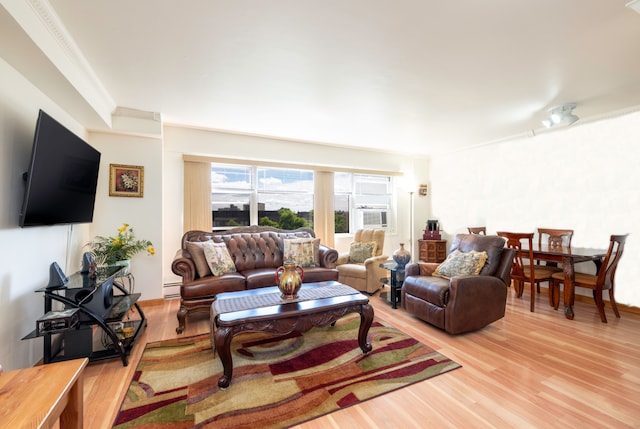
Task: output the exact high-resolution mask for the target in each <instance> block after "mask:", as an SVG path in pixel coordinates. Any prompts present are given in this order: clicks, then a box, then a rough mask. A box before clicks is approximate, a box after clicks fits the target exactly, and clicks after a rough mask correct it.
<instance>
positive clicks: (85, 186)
mask: <svg viewBox="0 0 640 429" xmlns="http://www.w3.org/2000/svg"><path fill="white" fill-rule="evenodd" d="M99 167H100V152H98V151H97V150H95V149H94V148H93V147H91V146H90V145H89V144H87V143H86V142H85V141H84V140H82V139H81V138H80V137H78V136H76V135H75V134H74V133H72V132H71V131H70V130H68V129H67V128H66V127H64V126H63V125H61V124H60V123H59V122H58V121H56V120H55V119H53V118H52V117H51V116H49V115H48V114H46V113H45V112H43V111H42V110H40V113H39V114H38V120H37V122H36V131H35V136H34V138H33V148H32V150H31V161H30V163H29V169H28V171H27V172H26V173H25V181H26V187H25V192H24V201H23V204H22V210H21V212H20V226H22V227H25V226H39V225H56V224H71V223H87V222H91V221H92V220H93V207H94V203H95V197H96V186H97V184H98V169H99Z"/></svg>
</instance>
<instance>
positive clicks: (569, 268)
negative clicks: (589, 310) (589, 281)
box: [562, 258, 575, 320]
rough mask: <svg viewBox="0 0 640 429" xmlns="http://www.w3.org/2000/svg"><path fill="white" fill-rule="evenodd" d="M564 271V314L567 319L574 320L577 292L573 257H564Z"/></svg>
mask: <svg viewBox="0 0 640 429" xmlns="http://www.w3.org/2000/svg"><path fill="white" fill-rule="evenodd" d="M562 271H564V315H565V317H566V318H567V319H569V320H573V316H574V314H573V299H574V294H575V284H574V283H573V282H574V279H575V274H574V271H573V260H572V259H571V258H563V259H562Z"/></svg>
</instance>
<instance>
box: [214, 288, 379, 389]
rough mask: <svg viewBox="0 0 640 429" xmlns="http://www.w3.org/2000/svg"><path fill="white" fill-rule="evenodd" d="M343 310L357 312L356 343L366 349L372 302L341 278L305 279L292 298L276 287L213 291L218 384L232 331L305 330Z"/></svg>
mask: <svg viewBox="0 0 640 429" xmlns="http://www.w3.org/2000/svg"><path fill="white" fill-rule="evenodd" d="M349 313H359V314H360V329H359V331H358V344H359V346H360V348H361V349H362V352H363V353H365V354H366V353H369V352H370V351H371V344H370V343H368V342H367V334H368V333H369V328H370V327H371V323H372V322H373V307H371V305H370V304H369V298H367V297H366V296H365V295H363V294H361V293H360V292H358V291H357V290H355V289H353V288H351V287H349V286H346V285H343V284H342V283H338V282H335V281H329V282H319V283H305V284H303V285H302V288H301V289H300V292H298V299H297V300H295V301H288V300H283V299H282V298H280V291H279V290H278V288H277V287H269V288H260V289H253V290H246V291H240V292H225V293H220V294H218V295H217V297H216V300H215V301H214V302H213V304H211V345H212V346H213V348H214V350H215V351H217V352H218V353H219V354H220V360H221V361H222V368H223V375H222V377H220V379H219V380H218V386H219V387H221V388H226V387H228V386H229V383H230V382H231V376H232V374H233V361H232V358H231V340H232V339H233V337H234V336H235V335H237V334H240V333H242V332H265V333H269V334H279V335H284V334H288V333H291V332H294V331H295V332H306V331H308V330H310V329H311V328H313V327H316V326H327V325H331V324H333V323H335V322H336V320H338V319H340V318H341V317H343V316H344V315H346V314H349Z"/></svg>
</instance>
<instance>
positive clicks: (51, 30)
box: [0, 0, 116, 127]
mask: <svg viewBox="0 0 640 429" xmlns="http://www.w3.org/2000/svg"><path fill="white" fill-rule="evenodd" d="M0 2H1V4H2V6H3V7H4V8H5V9H6V10H7V11H8V12H9V13H10V14H11V16H12V17H13V19H15V21H16V22H17V23H18V25H20V27H22V29H23V31H24V32H25V33H26V34H27V35H28V36H29V38H31V40H32V41H33V42H34V43H35V45H36V46H37V47H38V49H39V50H40V51H41V52H42V54H43V55H44V56H46V57H47V59H48V60H49V61H50V62H51V63H52V64H53V65H54V66H55V68H56V69H57V70H58V71H59V73H60V74H61V75H62V76H63V77H64V78H65V79H66V80H67V81H68V82H69V83H70V84H71V85H72V86H73V88H74V89H75V90H76V91H77V92H78V94H79V95H80V96H81V97H82V98H83V99H84V100H85V102H86V103H87V104H88V105H89V106H90V107H91V109H93V110H94V111H95V112H96V114H97V115H98V116H99V117H100V118H101V120H102V121H103V122H104V123H105V124H106V125H107V126H109V127H110V126H111V113H112V112H113V111H114V110H115V108H116V103H115V101H114V100H113V98H112V97H111V96H110V95H109V93H108V92H107V90H106V89H105V88H104V86H103V85H102V82H101V81H100V79H98V77H97V75H96V74H95V72H94V70H93V69H92V68H91V66H90V65H89V62H88V61H87V59H86V58H85V57H84V55H83V53H82V51H81V50H80V48H78V45H77V44H76V43H75V41H74V40H73V37H71V35H70V34H69V32H68V31H67V29H66V27H65V26H64V24H63V23H62V21H61V20H60V18H59V17H58V15H57V14H56V12H55V10H54V9H53V7H52V6H51V4H50V3H49V1H48V0H0Z"/></svg>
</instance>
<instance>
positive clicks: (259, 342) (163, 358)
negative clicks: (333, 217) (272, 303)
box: [113, 314, 460, 429]
mask: <svg viewBox="0 0 640 429" xmlns="http://www.w3.org/2000/svg"><path fill="white" fill-rule="evenodd" d="M359 325H360V317H359V315H357V314H353V315H348V316H346V317H344V318H342V319H340V320H339V321H338V322H337V323H336V325H335V326H333V327H330V326H328V327H325V328H314V329H312V330H310V331H309V332H306V333H305V334H302V335H299V334H291V335H288V336H285V337H282V336H281V337H273V336H267V335H264V334H241V335H238V336H236V337H235V338H234V340H233V342H232V358H233V364H234V367H233V377H232V379H231V384H230V385H229V387H228V388H227V389H225V390H222V389H219V388H218V378H219V377H220V375H221V373H222V364H221V363H220V359H219V357H218V356H217V355H216V356H214V353H213V351H212V349H211V343H210V339H209V335H200V336H195V337H187V338H177V339H173V340H167V341H161V342H156V343H149V344H147V346H146V348H145V351H144V353H143V355H142V358H141V360H140V363H139V365H138V367H137V369H136V372H135V374H134V377H133V380H132V381H131V385H130V387H129V390H128V392H127V395H126V397H125V399H124V401H123V403H122V406H121V408H120V412H119V413H118V416H117V418H116V421H115V423H114V426H113V427H114V428H118V429H124V428H136V429H143V428H144V429H153V428H169V427H170V428H171V429H183V428H216V429H221V428H234V429H237V428H283V427H288V426H292V425H295V424H299V423H301V422H303V421H306V420H310V419H313V418H315V417H318V416H321V415H323V414H327V413H330V412H332V411H336V410H339V409H341V408H345V407H348V406H350V405H354V404H357V403H358V402H361V401H364V400H366V399H370V398H373V397H375V396H379V395H382V394H384V393H389V392H391V391H393V390H396V389H399V388H401V387H405V386H408V385H410V384H412V383H416V382H418V381H422V380H426V379H428V378H430V377H433V376H435V375H438V374H442V373H445V372H447V371H450V370H452V369H455V368H459V367H460V365H459V364H457V363H456V362H453V361H452V360H451V359H449V358H447V357H446V356H443V355H442V354H440V353H438V352H436V351H434V350H432V349H431V348H429V347H427V346H425V345H424V344H422V343H420V342H419V341H417V340H415V339H413V338H411V337H410V336H408V335H406V334H404V333H403V332H400V331H399V330H397V329H395V328H394V327H392V326H390V325H389V324H387V323H386V322H384V321H382V320H380V319H378V318H375V319H374V321H373V325H372V326H371V329H370V330H369V340H370V341H371V344H372V346H373V350H372V351H371V352H370V353H369V354H367V355H364V354H363V353H362V351H361V350H360V347H359V346H358V340H357V337H358V327H359Z"/></svg>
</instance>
